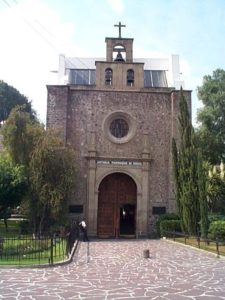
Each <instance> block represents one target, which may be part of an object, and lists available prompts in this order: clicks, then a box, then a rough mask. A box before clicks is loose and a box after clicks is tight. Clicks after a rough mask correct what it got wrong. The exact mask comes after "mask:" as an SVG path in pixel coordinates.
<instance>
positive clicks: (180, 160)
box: [173, 89, 200, 234]
mask: <svg viewBox="0 0 225 300" xmlns="http://www.w3.org/2000/svg"><path fill="white" fill-rule="evenodd" d="M179 105H180V114H179V133H180V144H179V151H177V150H176V142H175V140H174V141H173V162H174V163H173V165H174V177H175V186H176V199H177V205H178V210H179V214H180V218H181V225H182V229H183V231H185V232H188V233H189V234H197V233H198V229H199V221H200V207H199V199H198V198H199V187H198V172H197V161H198V160H197V153H198V151H197V147H196V140H195V136H194V130H193V127H192V124H191V118H190V114H189V111H188V106H187V102H186V99H185V97H184V94H183V90H182V89H181V91H180V102H179Z"/></svg>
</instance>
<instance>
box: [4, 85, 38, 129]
mask: <svg viewBox="0 0 225 300" xmlns="http://www.w3.org/2000/svg"><path fill="white" fill-rule="evenodd" d="M17 105H20V106H21V105H24V111H26V112H28V113H29V114H31V115H32V117H34V118H35V112H34V111H33V110H32V108H31V102H30V101H29V100H28V99H27V98H26V97H25V96H24V95H22V94H20V92H19V91H18V90H16V89H15V88H14V87H12V86H10V85H8V84H7V83H5V82H4V81H2V80H0V127H1V125H2V124H3V123H4V122H5V121H6V119H7V118H8V116H9V114H10V112H11V110H12V108H14V107H15V106H17Z"/></svg>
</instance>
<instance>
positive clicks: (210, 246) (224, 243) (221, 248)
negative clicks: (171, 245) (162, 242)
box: [165, 231, 225, 256]
mask: <svg viewBox="0 0 225 300" xmlns="http://www.w3.org/2000/svg"><path fill="white" fill-rule="evenodd" d="M165 235H166V236H167V237H168V238H170V239H173V240H174V241H177V242H181V243H184V244H185V245H189V246H193V247H197V248H199V249H203V250H207V251H210V252H213V253H216V254H217V256H220V255H223V256H225V240H219V239H216V240H211V239H205V238H201V237H200V236H190V235H188V234H185V233H181V232H175V231H166V232H165Z"/></svg>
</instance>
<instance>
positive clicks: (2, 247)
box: [0, 219, 67, 266]
mask: <svg viewBox="0 0 225 300" xmlns="http://www.w3.org/2000/svg"><path fill="white" fill-rule="evenodd" d="M19 223H20V220H13V219H10V220H8V231H7V232H6V230H5V225H4V221H3V220H0V266H1V265H39V264H48V263H49V262H50V258H51V257H53V262H58V261H63V260H65V259H66V258H67V256H66V240H65V239H63V238H54V239H53V240H52V244H51V239H50V238H45V239H33V238H32V235H31V234H30V235H20V229H19Z"/></svg>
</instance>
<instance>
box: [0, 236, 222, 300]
mask: <svg viewBox="0 0 225 300" xmlns="http://www.w3.org/2000/svg"><path fill="white" fill-rule="evenodd" d="M144 249H149V250H150V254H151V255H150V256H151V258H150V259H146V258H143V250H144ZM78 250H79V251H78V252H77V254H76V256H75V259H74V262H73V263H71V264H70V265H65V266H60V267H54V268H45V269H0V299H7V300H15V299H16V300H20V299H23V300H28V299H30V300H34V299H35V300H64V299H66V300H67V299H73V300H75V299H85V300H89V299H93V300H102V299H107V300H108V299H123V300H124V299H157V300H159V299H164V300H166V299H171V300H177V299H179V300H185V299H186V300H187V299H189V300H190V299H196V300H217V299H225V259H223V258H220V259H219V258H216V257H215V256H214V255H212V254H208V253H206V252H203V251H199V250H197V249H192V248H190V247H185V246H182V245H179V244H175V243H173V242H169V241H164V240H138V241H137V240H133V241H129V240H128V241H127V240H126V241H125V240H124V241H122V240H119V241H97V240H96V241H91V242H90V244H89V251H88V243H83V242H82V243H81V244H80V245H79V249H78ZM88 253H89V257H88V256H87V254H88Z"/></svg>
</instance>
